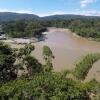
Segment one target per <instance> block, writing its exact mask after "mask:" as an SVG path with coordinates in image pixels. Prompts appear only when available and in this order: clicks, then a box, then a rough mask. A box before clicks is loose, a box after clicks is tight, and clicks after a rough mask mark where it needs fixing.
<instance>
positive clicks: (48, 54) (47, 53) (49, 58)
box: [43, 46, 54, 71]
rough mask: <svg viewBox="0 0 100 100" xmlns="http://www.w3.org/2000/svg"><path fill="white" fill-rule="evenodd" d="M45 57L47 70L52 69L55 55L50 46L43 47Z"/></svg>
mask: <svg viewBox="0 0 100 100" xmlns="http://www.w3.org/2000/svg"><path fill="white" fill-rule="evenodd" d="M43 59H44V60H45V62H46V65H45V66H46V69H45V70H46V71H51V70H52V69H53V64H52V59H54V55H53V53H52V51H51V49H50V48H49V47H48V46H44V47H43Z"/></svg>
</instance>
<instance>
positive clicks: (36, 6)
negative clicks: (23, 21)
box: [0, 0, 100, 16]
mask: <svg viewBox="0 0 100 100" xmlns="http://www.w3.org/2000/svg"><path fill="white" fill-rule="evenodd" d="M0 12H18V13H30V14H37V15H39V16H48V15H54V14H81V15H99V16H100V0H0Z"/></svg>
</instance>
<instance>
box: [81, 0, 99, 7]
mask: <svg viewBox="0 0 100 100" xmlns="http://www.w3.org/2000/svg"><path fill="white" fill-rule="evenodd" d="M96 1H97V0H81V1H80V6H81V7H82V8H84V7H86V6H87V5H88V4H92V3H95V2H96Z"/></svg>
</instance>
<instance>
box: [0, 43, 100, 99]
mask: <svg viewBox="0 0 100 100" xmlns="http://www.w3.org/2000/svg"><path fill="white" fill-rule="evenodd" d="M34 49H35V48H34V46H32V45H30V44H29V45H26V46H25V47H24V48H21V49H12V48H10V47H9V46H8V45H5V44H4V43H0V100H92V98H93V100H100V83H98V82H97V81H96V80H91V81H90V82H88V83H82V82H81V81H78V80H76V79H73V78H70V77H67V75H68V74H69V73H70V71H64V72H54V71H53V64H52V59H53V58H54V55H53V53H52V51H51V49H50V48H49V47H48V46H44V47H43V58H44V60H45V62H46V64H45V65H42V64H41V63H39V61H38V60H37V59H36V58H35V57H33V56H32V55H31V52H32V51H33V50H34ZM99 58H100V54H89V55H87V56H86V57H85V58H84V59H83V60H82V62H81V63H80V64H77V66H76V68H75V76H76V77H78V78H82V79H83V77H84V76H85V75H86V74H87V72H88V71H89V69H90V68H91V66H92V65H93V63H94V62H96V61H97V60H98V59H99ZM48 62H49V64H48ZM50 65H52V66H50ZM82 69H83V72H84V73H83V72H82ZM20 70H23V71H26V70H27V72H28V73H25V75H24V76H23V74H22V75H21V76H20V77H18V71H20ZM80 71H81V73H83V74H80ZM12 73H13V74H12ZM76 73H78V74H76ZM70 74H71V73H70ZM77 75H80V76H82V75H84V76H82V77H79V76H77Z"/></svg>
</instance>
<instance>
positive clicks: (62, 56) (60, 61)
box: [33, 28, 100, 80]
mask: <svg viewBox="0 0 100 100" xmlns="http://www.w3.org/2000/svg"><path fill="white" fill-rule="evenodd" d="M48 30H49V31H48V32H47V35H46V39H45V41H41V42H38V43H36V49H35V51H34V52H33V55H34V56H35V57H36V58H37V59H38V60H39V61H40V62H42V63H43V59H42V48H43V45H47V46H49V47H50V48H51V50H52V52H53V54H54V56H55V59H54V60H53V65H54V70H56V71H61V70H65V69H73V68H74V67H75V64H76V63H77V62H78V61H79V60H80V59H81V58H82V57H83V56H84V55H86V54H88V53H95V52H100V42H95V41H89V40H87V39H84V38H81V37H78V36H76V35H75V34H73V33H71V32H70V31H69V30H68V29H60V28H49V29H48ZM96 74H97V75H96ZM98 75H99V76H100V61H98V62H97V63H96V64H94V65H93V68H92V69H91V70H90V72H89V76H93V78H94V76H95V77H98ZM87 77H88V76H87ZM98 78H99V77H98ZM87 79H89V77H88V78H87ZM99 80H100V78H99Z"/></svg>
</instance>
